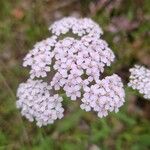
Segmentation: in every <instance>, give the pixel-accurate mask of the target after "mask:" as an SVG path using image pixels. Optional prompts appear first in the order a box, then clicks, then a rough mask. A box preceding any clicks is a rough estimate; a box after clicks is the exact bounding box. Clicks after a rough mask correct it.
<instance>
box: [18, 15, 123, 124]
mask: <svg viewBox="0 0 150 150" xmlns="http://www.w3.org/2000/svg"><path fill="white" fill-rule="evenodd" d="M49 29H50V31H51V32H52V36H51V37H50V38H47V39H46V40H43V41H41V42H38V43H37V44H35V46H34V48H33V49H32V50H31V51H30V52H29V53H28V54H27V55H26V57H25V58H24V62H23V66H24V67H27V66H30V68H31V70H30V79H29V80H28V81H27V82H26V83H22V84H20V86H19V88H18V92H17V97H18V101H17V106H18V108H20V109H21V113H22V115H23V116H25V117H26V118H28V119H29V120H30V121H33V120H34V119H35V120H36V121H37V125H38V126H43V125H47V124H51V123H53V122H54V121H55V120H56V119H61V118H62V117H63V111H64V109H63V108H62V104H61V101H62V98H61V97H59V96H58V95H57V94H56V95H53V94H52V91H53V93H56V92H57V91H59V92H62V91H64V92H65V94H66V95H67V96H68V97H70V99H71V100H73V101H74V100H77V99H79V100H81V102H82V104H81V105H80V107H81V109H84V110H86V111H91V110H94V111H96V112H97V113H98V116H99V117H103V116H104V117H105V116H107V115H108V112H109V111H110V112H111V111H113V110H114V111H116V112H117V111H118V109H119V107H120V106H122V105H123V103H124V97H125V95H124V90H123V84H122V82H121V80H120V78H119V77H118V76H117V75H112V76H110V77H106V78H105V79H103V80H100V79H101V74H102V73H103V72H104V69H105V67H107V66H110V65H111V63H112V62H113V61H114V59H115V55H114V53H113V51H112V50H111V49H110V48H109V47H108V44H107V42H106V41H104V40H102V39H100V37H101V35H102V34H103V32H102V30H101V28H100V27H99V26H98V24H96V23H95V22H94V21H92V20H91V19H88V18H83V19H76V18H73V17H67V18H64V19H61V20H59V21H56V22H54V23H53V24H52V25H51V26H50V28H49ZM68 32H69V35H72V37H71V36H70V37H65V35H63V34H66V33H68ZM70 33H72V34H70ZM61 35H63V36H61ZM63 37H64V38H63ZM75 37H77V38H75ZM35 78H36V80H35ZM40 79H41V80H40ZM45 80H47V82H43V81H45Z"/></svg>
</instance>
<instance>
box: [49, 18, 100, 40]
mask: <svg viewBox="0 0 150 150" xmlns="http://www.w3.org/2000/svg"><path fill="white" fill-rule="evenodd" d="M49 30H50V31H52V33H53V34H55V35H57V36H59V35H60V34H66V33H67V32H69V31H71V32H72V33H73V34H77V35H78V36H80V37H81V36H83V35H88V36H91V37H96V38H99V37H100V36H101V35H102V34H103V31H102V29H101V28H100V27H99V25H98V24H96V23H95V22H94V21H92V20H91V19H89V18H83V19H77V18H74V17H66V18H63V19H61V20H58V21H56V22H55V23H53V24H52V25H51V26H50V27H49Z"/></svg>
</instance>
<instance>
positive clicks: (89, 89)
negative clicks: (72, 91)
mask: <svg viewBox="0 0 150 150" xmlns="http://www.w3.org/2000/svg"><path fill="white" fill-rule="evenodd" d="M84 92H85V93H84V95H83V98H82V99H81V101H82V104H81V105H80V107H81V109H84V110H86V111H90V110H91V109H92V108H93V110H94V111H96V112H98V116H99V117H100V118H101V117H105V116H107V115H108V112H109V111H110V112H112V111H115V112H118V110H119V107H121V106H122V105H123V103H124V97H125V93H124V89H123V84H122V82H121V79H120V77H119V76H118V75H116V74H113V75H112V76H107V77H105V78H104V79H103V80H99V82H97V83H96V84H93V85H91V86H86V87H85V88H84Z"/></svg>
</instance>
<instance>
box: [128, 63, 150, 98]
mask: <svg viewBox="0 0 150 150" xmlns="http://www.w3.org/2000/svg"><path fill="white" fill-rule="evenodd" d="M130 73H131V75H130V82H129V83H128V86H130V87H132V88H133V89H135V90H138V91H139V92H140V93H141V94H143V95H144V98H145V99H150V70H149V69H147V68H145V67H143V66H139V65H135V66H134V67H133V68H131V69H130Z"/></svg>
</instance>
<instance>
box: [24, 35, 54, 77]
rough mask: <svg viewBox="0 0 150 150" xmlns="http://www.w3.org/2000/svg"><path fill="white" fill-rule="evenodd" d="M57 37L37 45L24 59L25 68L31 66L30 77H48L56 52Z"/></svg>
mask: <svg viewBox="0 0 150 150" xmlns="http://www.w3.org/2000/svg"><path fill="white" fill-rule="evenodd" d="M55 43H56V37H55V36H52V37H51V38H47V39H46V40H43V41H41V42H38V43H37V44H35V46H34V48H33V49H32V50H31V51H30V52H29V53H28V54H27V55H26V57H25V58H24V62H23V66H24V67H26V66H31V71H30V75H31V76H30V77H31V78H34V77H46V76H47V72H50V65H51V63H52V58H53V56H54V52H53V51H52V48H53V47H54V46H55Z"/></svg>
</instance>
